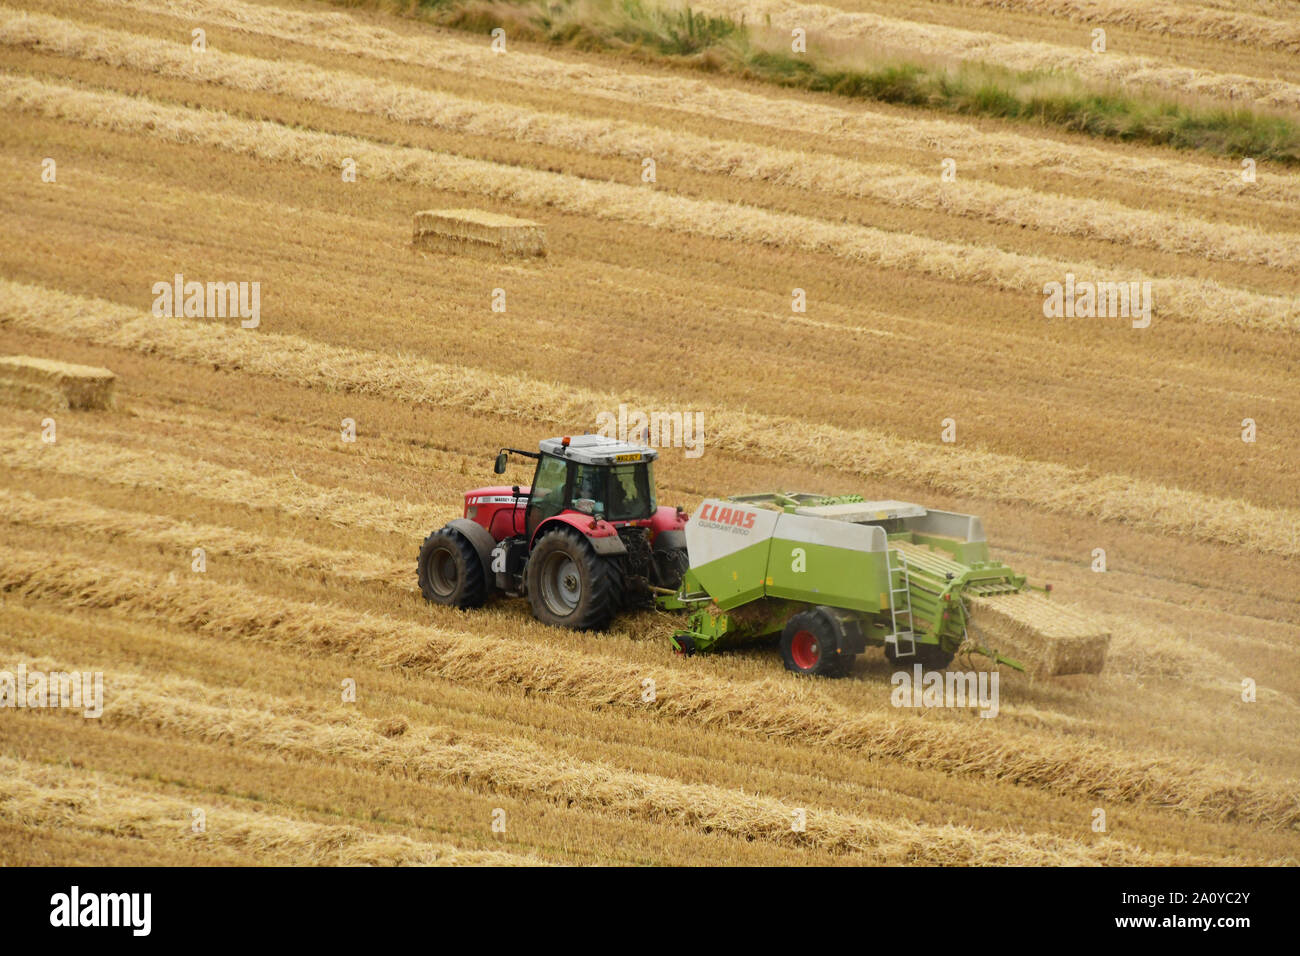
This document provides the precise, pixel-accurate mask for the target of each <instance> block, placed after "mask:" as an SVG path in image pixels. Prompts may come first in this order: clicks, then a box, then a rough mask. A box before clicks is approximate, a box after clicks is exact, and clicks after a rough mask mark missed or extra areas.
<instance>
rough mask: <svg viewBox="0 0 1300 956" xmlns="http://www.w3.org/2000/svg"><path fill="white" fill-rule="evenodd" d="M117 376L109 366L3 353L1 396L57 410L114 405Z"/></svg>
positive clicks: (0, 363) (33, 405)
mask: <svg viewBox="0 0 1300 956" xmlns="http://www.w3.org/2000/svg"><path fill="white" fill-rule="evenodd" d="M116 381H117V376H116V375H114V374H113V373H112V372H110V371H109V370H108V369H106V368H95V367H93V366H90V365H73V364H71V363H68V362H59V361H56V360H55V359H45V358H32V357H30V356H27V355H6V356H0V398H3V399H7V400H9V401H13V402H15V403H16V404H21V405H28V406H32V407H35V408H39V409H42V410H49V411H56V410H61V409H67V408H73V409H83V408H112V407H113V405H114V396H113V390H114V385H115V384H116Z"/></svg>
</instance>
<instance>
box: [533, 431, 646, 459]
mask: <svg viewBox="0 0 1300 956" xmlns="http://www.w3.org/2000/svg"><path fill="white" fill-rule="evenodd" d="M565 440H566V439H563V438H544V439H542V441H541V442H540V443H539V446H538V447H539V448H540V449H541V451H542V454H544V455H558V456H559V457H561V458H567V459H568V460H569V461H576V462H578V463H579V464H581V465H614V464H620V463H623V462H638V461H654V460H655V459H656V458H658V457H659V453H658V452H657V451H655V450H654V449H653V448H651V447H650V446H649V445H642V444H639V443H637V442H628V441H619V440H618V439H617V438H607V437H605V436H604V435H573V436H571V437H569V438H568V439H567V441H568V443H569V444H568V446H567V447H566V446H565V445H564V441H565Z"/></svg>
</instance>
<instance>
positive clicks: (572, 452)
mask: <svg viewBox="0 0 1300 956" xmlns="http://www.w3.org/2000/svg"><path fill="white" fill-rule="evenodd" d="M657 457H658V452H656V451H655V450H654V449H653V448H648V447H647V446H645V445H636V444H632V443H630V442H622V441H616V440H614V439H611V438H605V437H604V436H602V435H575V436H573V437H572V438H548V439H546V440H544V441H542V442H541V444H540V457H539V458H538V461H537V471H536V473H535V475H534V477H533V485H532V489H531V490H530V492H529V496H528V508H527V512H526V515H525V529H526V533H527V535H528V536H529V537H532V535H533V532H535V531H536V530H537V527H538V526H539V525H541V524H542V523H543V522H544V521H546V520H547V519H548V518H553V517H555V516H556V515H559V514H562V513H564V512H565V511H577V512H580V513H582V514H584V515H590V516H591V517H593V518H595V519H596V520H597V521H608V522H610V523H611V524H614V525H620V524H623V523H625V522H629V521H644V520H647V519H649V518H650V517H651V516H653V515H654V513H655V510H656V507H657V505H656V502H655V483H654V471H653V468H654V460H655V459H656V458H657Z"/></svg>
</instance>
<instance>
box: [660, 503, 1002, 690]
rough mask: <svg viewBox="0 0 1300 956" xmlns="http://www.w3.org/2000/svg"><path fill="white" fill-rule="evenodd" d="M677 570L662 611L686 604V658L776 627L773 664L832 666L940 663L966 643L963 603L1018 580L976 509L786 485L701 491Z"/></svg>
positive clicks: (834, 669)
mask: <svg viewBox="0 0 1300 956" xmlns="http://www.w3.org/2000/svg"><path fill="white" fill-rule="evenodd" d="M686 546H687V551H688V553H689V556H690V569H689V570H688V571H687V572H686V575H685V577H684V579H683V583H682V587H681V589H680V590H679V591H678V592H677V593H675V594H671V595H662V596H661V598H660V603H661V605H662V606H663V607H666V608H685V609H688V610H690V612H691V614H690V618H689V622H688V624H687V626H686V627H685V628H683V629H681V630H679V631H677V632H676V633H675V634H674V635H673V646H674V647H675V648H676V649H677V650H680V651H683V652H685V653H687V654H694V653H696V652H707V651H712V650H719V649H724V648H728V647H733V646H737V645H739V644H742V643H747V642H751V641H755V640H758V639H761V638H765V637H771V636H774V635H778V634H779V635H780V636H781V649H782V654H783V656H784V657H785V662H786V666H787V667H788V668H789V669H791V670H793V671H797V672H800V673H807V674H838V673H843V672H844V671H846V670H847V669H848V667H849V666H850V665H851V664H852V662H853V659H854V658H855V657H856V656H857V655H858V654H860V653H862V652H863V651H864V650H866V648H867V647H870V646H879V647H883V648H884V650H885V654H886V655H887V656H888V657H889V659H890V660H891V661H893V662H894V663H903V664H911V663H913V662H915V663H919V664H921V665H923V666H924V667H926V668H943V667H947V666H948V664H949V663H950V662H951V660H952V658H953V655H954V654H955V653H956V652H957V650H958V648H960V647H962V646H963V645H966V646H968V647H969V649H971V650H975V651H977V652H979V653H983V654H986V655H988V656H990V657H992V658H993V659H994V660H997V661H1000V662H1002V663H1005V664H1008V665H1009V666H1012V667H1015V668H1017V669H1022V668H1021V665H1020V664H1019V663H1018V662H1017V661H1014V660H1011V659H1010V658H1007V657H1004V656H1002V655H1000V654H998V653H997V651H996V650H994V649H990V648H987V647H983V646H981V645H980V644H979V643H978V642H975V643H973V644H972V643H970V642H969V631H968V627H967V625H968V623H969V620H970V599H971V598H976V597H978V598H989V597H993V596H996V595H1002V594H1014V593H1018V592H1021V591H1024V590H1025V589H1026V587H1027V584H1026V580H1025V578H1024V576H1022V575H1018V574H1016V573H1015V572H1013V571H1012V570H1011V569H1010V568H1008V567H1007V566H1006V565H1005V564H1002V563H1001V562H998V561H994V560H992V559H991V557H990V555H989V549H988V544H987V542H986V541H985V538H984V530H983V527H982V525H981V523H980V520H979V518H977V517H975V516H973V515H965V514H957V513H955V512H948V511H936V510H932V509H927V508H923V507H921V506H919V505H913V504H908V503H906V502H900V501H867V500H865V499H863V498H861V497H859V496H857V495H840V496H834V497H828V496H823V495H811V494H800V493H778V494H760V495H738V496H735V497H731V498H726V499H708V500H706V501H705V502H704V503H703V504H702V505H701V506H700V509H699V510H698V511H697V512H696V514H695V515H694V516H692V518H691V520H690V521H689V522H688V523H687V526H686Z"/></svg>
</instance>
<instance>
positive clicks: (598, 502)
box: [570, 465, 609, 515]
mask: <svg viewBox="0 0 1300 956" xmlns="http://www.w3.org/2000/svg"><path fill="white" fill-rule="evenodd" d="M608 472H609V469H608V468H604V467H601V466H599V465H578V466H577V467H576V468H575V469H574V475H573V499H572V501H571V502H570V507H572V508H575V509H576V510H578V511H582V512H584V513H586V514H591V515H594V514H604V513H605V504H606V499H607V498H608V496H609V483H608V478H609V474H608Z"/></svg>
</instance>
